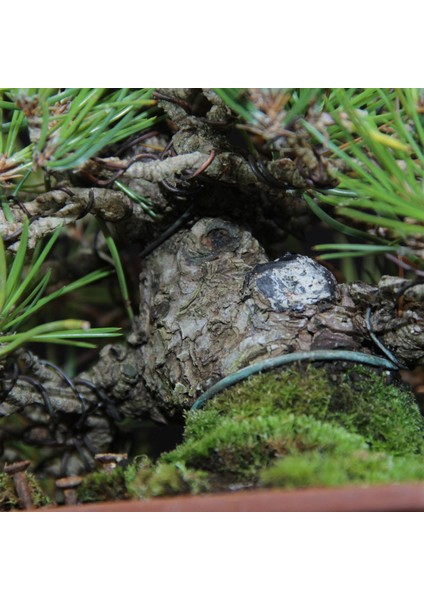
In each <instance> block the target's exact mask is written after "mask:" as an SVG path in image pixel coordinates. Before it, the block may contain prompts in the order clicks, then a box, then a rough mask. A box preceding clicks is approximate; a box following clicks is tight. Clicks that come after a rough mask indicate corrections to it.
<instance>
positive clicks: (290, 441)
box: [0, 89, 424, 502]
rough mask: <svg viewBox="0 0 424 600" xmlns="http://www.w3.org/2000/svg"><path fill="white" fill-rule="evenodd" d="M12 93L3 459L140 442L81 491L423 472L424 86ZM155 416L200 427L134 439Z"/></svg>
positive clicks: (62, 462) (0, 299)
mask: <svg viewBox="0 0 424 600" xmlns="http://www.w3.org/2000/svg"><path fill="white" fill-rule="evenodd" d="M0 107H1V110H2V113H1V126H2V137H1V138H0V139H1V143H2V147H1V148H0V184H1V190H2V199H1V201H2V211H1V213H0V233H1V239H2V242H1V244H0V282H1V284H0V309H1V313H0V318H1V322H0V333H1V337H0V360H1V362H0V380H1V386H2V397H1V402H0V414H1V416H2V419H1V438H0V439H1V440H2V443H3V456H2V460H3V462H4V463H10V462H13V461H17V460H22V459H23V458H26V457H27V456H28V453H30V454H31V451H30V448H31V447H32V446H35V447H37V451H36V452H35V454H31V458H32V460H33V461H34V463H35V464H34V469H35V471H36V473H38V474H39V475H40V476H43V477H47V476H50V477H52V476H53V477H56V478H57V477H63V476H66V475H81V474H84V473H89V472H92V471H93V469H94V467H95V464H96V463H95V456H96V455H99V454H105V453H110V452H111V451H114V452H116V451H120V452H122V451H128V449H129V450H130V460H129V462H128V463H125V462H124V463H123V466H120V467H118V468H116V469H114V470H109V471H107V472H102V473H97V472H96V473H93V474H92V475H89V476H88V477H86V478H85V479H84V482H83V483H82V484H81V486H80V487H79V488H78V494H79V497H80V499H83V500H93V499H96V498H102V497H107V496H108V495H111V496H116V495H121V496H128V495H135V496H138V497H147V496H151V495H161V494H170V493H181V492H192V493H197V492H200V491H207V490H216V489H225V490H227V489H235V488H237V487H252V486H257V485H260V486H263V485H278V486H308V485H315V484H321V485H338V484H343V483H347V482H358V481H361V482H364V481H365V482H376V481H401V480H411V479H412V480H413V479H421V478H423V477H424V467H422V465H421V462H422V461H421V454H422V452H423V431H424V428H423V419H422V417H421V414H420V411H419V408H418V405H417V403H416V401H415V398H414V396H413V394H412V393H411V391H410V390H409V389H408V388H407V387H406V386H405V385H404V384H402V383H401V382H400V379H399V375H398V371H399V370H404V371H405V370H410V369H414V368H415V367H417V366H419V365H421V364H422V363H423V357H424V333H423V330H422V327H421V319H422V316H423V308H422V303H421V301H420V297H421V286H420V280H419V278H420V277H421V276H422V274H423V254H422V248H423V244H422V234H423V229H424V228H423V225H422V223H423V200H422V198H423V195H422V181H421V173H422V167H423V164H422V163H423V151H422V148H423V145H424V144H423V142H424V133H423V117H422V114H423V109H422V107H423V99H422V95H421V93H420V92H419V91H418V90H413V89H401V90H383V89H366V90H358V89H350V90H343V89H333V90H327V89H301V90H295V89H277V90H262V89H244V90H241V89H157V90H144V89H142V90H141V89H140V90H129V89H118V90H103V89H60V90H47V89H40V90H15V89H8V90H3V92H2V100H1V101H0ZM323 235H325V236H326V240H325V242H326V243H324V244H323V243H321V244H318V245H317V244H316V240H317V238H318V236H320V237H321V238H322V237H323ZM314 236H315V238H314ZM314 240H315V241H314ZM105 264H107V268H106V267H105ZM114 282H116V284H115V283H114ZM93 284H95V285H94V287H92V286H93ZM87 286H90V287H87ZM91 290H95V291H91ZM117 291H119V293H118V294H117V293H116V292H117ZM78 294H79V298H80V300H79V302H80V306H79V308H80V312H81V313H83V318H78V319H76V318H75V315H74V314H73V309H74V306H75V303H76V301H77V299H78ZM59 298H60V299H61V301H60V303H59V302H58V299H59ZM67 298H69V300H66V299H67ZM47 311H48V312H47ZM84 314H86V315H89V314H91V315H92V318H91V320H94V321H95V323H94V327H91V324H90V323H89V322H88V318H86V317H84ZM105 315H106V316H107V318H105ZM77 316H78V315H77ZM110 336H120V338H118V340H115V341H112V340H109V343H108V344H107V345H105V346H104V347H103V348H102V349H101V351H100V353H99V354H98V353H97V352H96V350H95V346H94V344H93V341H95V339H97V338H103V337H110ZM110 342H113V343H110ZM39 343H44V344H47V345H48V346H47V347H48V348H50V350H48V352H50V354H46V351H45V350H43V349H42V348H41V350H40V346H39ZM33 344H37V345H36V346H34V345H33ZM52 344H56V345H57V344H61V345H62V347H63V348H64V350H63V351H62V352H56V353H54V354H53V360H51V356H52V351H51V347H52V346H51V345H52ZM54 347H56V346H54ZM75 348H80V350H79V351H78V353H79V354H76V351H75ZM90 348H91V350H90ZM66 349H68V352H66ZM81 349H82V350H81ZM84 349H86V350H84ZM76 356H77V357H78V358H75V357H76ZM58 362H61V363H62V364H66V369H61V368H59V366H58ZM17 415H19V418H17ZM146 420H148V421H149V422H150V421H153V422H155V423H158V424H163V423H165V424H166V423H181V424H183V425H184V426H185V430H184V439H183V441H182V443H181V444H179V445H178V446H177V447H176V448H175V449H174V450H171V451H170V452H165V453H162V455H161V456H160V457H159V459H158V460H157V461H154V460H153V459H152V457H151V456H150V457H149V456H145V455H144V456H141V457H140V456H138V457H136V458H135V459H134V456H133V453H131V448H129V446H128V444H129V439H130V435H129V434H128V429H129V423H131V424H132V426H133V427H136V428H137V427H140V426H141V425H142V424H143V423H144V422H146ZM157 428H158V430H159V428H160V425H157ZM8 501H9V502H10V497H9V500H8Z"/></svg>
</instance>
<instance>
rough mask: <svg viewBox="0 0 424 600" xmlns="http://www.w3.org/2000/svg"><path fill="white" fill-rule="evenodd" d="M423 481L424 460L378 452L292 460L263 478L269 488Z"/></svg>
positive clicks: (314, 455) (276, 465)
mask: <svg viewBox="0 0 424 600" xmlns="http://www.w3.org/2000/svg"><path fill="white" fill-rule="evenodd" d="M420 479H424V463H423V461H422V459H421V458H418V457H415V456H412V457H399V456H395V457H393V456H390V455H387V454H384V453H378V452H363V451H362V452H353V453H352V454H347V455H325V454H321V453H319V452H315V453H306V454H302V455H298V456H289V457H287V458H284V459H280V460H278V461H276V462H275V463H274V464H273V465H272V466H271V467H269V468H267V469H264V470H263V471H262V472H261V474H260V482H261V483H262V484H263V485H265V486H269V487H286V488H302V487H310V486H324V487H334V486H341V485H347V484H361V483H362V484H363V483H368V484H371V483H390V482H401V481H416V480H420Z"/></svg>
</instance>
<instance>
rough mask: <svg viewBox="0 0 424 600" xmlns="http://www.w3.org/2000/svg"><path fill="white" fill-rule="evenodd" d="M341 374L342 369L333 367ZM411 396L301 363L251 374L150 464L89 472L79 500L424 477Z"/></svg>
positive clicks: (369, 374)
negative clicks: (256, 374)
mask: <svg viewBox="0 0 424 600" xmlns="http://www.w3.org/2000/svg"><path fill="white" fill-rule="evenodd" d="M338 367H339V368H340V365H338ZM423 440H424V419H423V417H422V416H421V415H420V413H419V410H418V407H417V405H416V403H415V401H414V397H413V395H412V393H411V392H410V391H408V389H407V388H406V387H404V386H402V385H399V384H398V383H397V382H396V381H395V380H393V379H392V378H391V376H388V375H387V374H384V373H378V372H377V371H375V370H373V369H370V368H367V367H356V366H355V367H353V368H352V367H349V369H346V370H344V371H338V370H337V365H329V366H326V367H320V368H317V367H313V366H311V365H309V366H307V367H299V368H298V369H294V368H293V369H290V370H288V369H286V370H282V371H281V372H272V373H268V374H263V375H258V376H255V377H251V378H250V379H248V380H247V381H245V382H243V383H241V384H239V385H237V386H234V387H233V388H231V389H228V390H226V391H225V392H224V393H222V394H221V395H220V396H217V397H216V398H214V399H213V400H211V401H210V402H209V403H208V404H207V405H206V407H205V408H204V409H203V410H199V411H195V412H194V413H190V414H188V416H187V422H186V428H185V434H184V440H183V443H182V444H180V445H179V446H177V448H175V450H173V451H172V452H167V453H164V454H162V456H161V457H160V458H159V460H158V461H157V462H156V463H153V462H152V461H151V460H149V459H148V458H146V457H141V458H139V459H136V460H135V461H133V463H132V464H131V465H129V466H128V467H127V468H126V469H116V470H115V471H113V472H112V473H106V472H100V473H94V474H92V475H89V476H87V477H86V478H85V481H84V483H83V484H82V485H81V487H80V488H79V489H78V496H79V499H80V501H86V502H87V501H95V500H97V501H99V500H111V499H114V498H118V497H119V498H125V497H137V498H148V497H156V496H169V495H175V494H198V493H202V492H207V491H218V490H225V489H234V486H238V485H241V486H248V487H254V486H278V487H308V486H339V485H346V484H355V483H356V484H365V483H367V484H370V483H387V482H400V481H416V480H422V479H424V461H422V454H423V453H424V442H423Z"/></svg>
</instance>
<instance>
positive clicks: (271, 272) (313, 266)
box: [248, 252, 336, 312]
mask: <svg viewBox="0 0 424 600" xmlns="http://www.w3.org/2000/svg"><path fill="white" fill-rule="evenodd" d="M335 290H336V280H335V278H334V276H333V275H332V273H330V271H329V270H328V269H326V268H325V267H323V266H322V265H320V264H319V263H317V262H316V261H315V260H313V259H312V258H309V257H308V256H302V255H301V254H291V253H290V252H287V253H286V254H284V255H283V256H282V257H281V258H279V259H278V260H275V261H273V262H268V263H266V264H264V265H257V266H256V267H255V268H254V269H253V271H252V273H251V274H250V275H249V277H248V293H249V294H251V295H252V297H253V298H254V300H255V302H256V303H257V304H258V305H261V304H265V305H266V306H267V307H269V308H271V309H272V310H273V311H275V312H283V311H287V310H290V311H295V312H302V311H304V310H305V307H306V306H309V305H311V304H317V303H318V302H321V301H323V300H328V301H332V300H333V299H334V295H335Z"/></svg>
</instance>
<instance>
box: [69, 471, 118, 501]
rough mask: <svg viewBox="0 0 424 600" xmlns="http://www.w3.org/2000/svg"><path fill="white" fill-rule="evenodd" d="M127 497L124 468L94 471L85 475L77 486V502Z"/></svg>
mask: <svg viewBox="0 0 424 600" xmlns="http://www.w3.org/2000/svg"><path fill="white" fill-rule="evenodd" d="M126 497H128V493H127V486H126V480H125V471H124V469H122V468H120V467H117V468H116V469H113V470H112V471H95V472H93V473H90V474H89V475H86V476H85V477H84V481H83V482H82V484H81V485H80V487H79V488H77V498H78V501H79V502H107V501H109V500H116V499H117V498H120V499H123V498H126Z"/></svg>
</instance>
